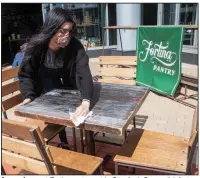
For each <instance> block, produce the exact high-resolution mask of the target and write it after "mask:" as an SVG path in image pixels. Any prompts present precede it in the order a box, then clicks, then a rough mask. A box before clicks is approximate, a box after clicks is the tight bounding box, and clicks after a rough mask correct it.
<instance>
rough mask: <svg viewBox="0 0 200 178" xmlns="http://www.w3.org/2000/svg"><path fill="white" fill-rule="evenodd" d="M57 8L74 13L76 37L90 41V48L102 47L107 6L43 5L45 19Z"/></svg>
mask: <svg viewBox="0 0 200 178" xmlns="http://www.w3.org/2000/svg"><path fill="white" fill-rule="evenodd" d="M55 6H57V7H62V8H66V9H70V10H71V11H72V14H73V16H74V18H75V20H76V24H77V30H76V36H77V37H78V38H79V39H80V40H88V42H89V44H88V47H97V46H102V40H103V32H102V28H103V27H104V26H105V4H100V3H99V4H89V3H87V4H77V3H74V4H56V3H53V4H43V17H45V15H46V13H47V12H48V11H49V10H50V9H52V8H53V7H55Z"/></svg>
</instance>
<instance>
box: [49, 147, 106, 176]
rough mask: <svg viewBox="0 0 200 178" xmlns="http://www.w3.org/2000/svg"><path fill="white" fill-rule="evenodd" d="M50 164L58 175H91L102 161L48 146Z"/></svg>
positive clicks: (94, 157)
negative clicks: (55, 168) (54, 167)
mask: <svg viewBox="0 0 200 178" xmlns="http://www.w3.org/2000/svg"><path fill="white" fill-rule="evenodd" d="M48 151H49V153H50V155H51V158H52V163H53V164H54V165H56V167H57V171H58V174H74V175H78V174H79V175H80V174H81V175H85V174H87V175H91V174H93V173H94V172H95V171H96V170H97V168H98V167H99V166H100V165H101V164H102V162H103V159H102V158H99V157H96V156H90V155H86V154H82V153H78V152H74V151H69V150H65V149H61V148H57V147H53V146H49V145H48Z"/></svg>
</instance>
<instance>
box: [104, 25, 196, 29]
mask: <svg viewBox="0 0 200 178" xmlns="http://www.w3.org/2000/svg"><path fill="white" fill-rule="evenodd" d="M168 26H173V27H175V26H176V27H179V26H180V27H184V28H185V29H191V30H198V29H199V27H198V26H197V25H141V26H108V27H103V28H104V29H124V30H136V29H137V28H138V27H168Z"/></svg>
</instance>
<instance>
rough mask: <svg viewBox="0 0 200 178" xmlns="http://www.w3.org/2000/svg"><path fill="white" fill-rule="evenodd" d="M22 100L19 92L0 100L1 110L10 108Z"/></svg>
mask: <svg viewBox="0 0 200 178" xmlns="http://www.w3.org/2000/svg"><path fill="white" fill-rule="evenodd" d="M22 101H23V96H22V94H21V93H18V94H16V95H14V96H12V97H10V98H8V99H6V100H4V101H2V109H3V111H7V110H8V109H11V108H12V107H14V106H16V105H18V104H20V103H21V102H22Z"/></svg>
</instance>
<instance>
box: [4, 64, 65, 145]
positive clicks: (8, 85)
mask: <svg viewBox="0 0 200 178" xmlns="http://www.w3.org/2000/svg"><path fill="white" fill-rule="evenodd" d="M18 70H19V67H16V68H10V67H8V68H4V69H2V97H3V101H2V106H1V107H2V112H3V116H4V118H5V119H9V118H8V116H7V111H8V110H9V109H11V108H14V107H15V106H17V105H18V104H20V103H21V102H22V101H23V96H22V95H21V93H20V91H19V80H15V81H14V78H15V77H16V76H17V74H18ZM25 122H27V123H29V124H34V125H38V126H39V127H40V129H41V130H42V134H43V136H44V138H45V141H46V142H49V141H50V140H51V139H52V138H54V137H55V136H56V135H57V134H58V133H59V132H60V131H61V130H63V129H65V127H64V126H61V125H56V124H46V123H44V122H42V121H40V120H33V119H28V118H26V121H25Z"/></svg>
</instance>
